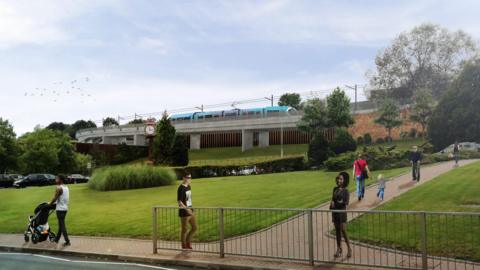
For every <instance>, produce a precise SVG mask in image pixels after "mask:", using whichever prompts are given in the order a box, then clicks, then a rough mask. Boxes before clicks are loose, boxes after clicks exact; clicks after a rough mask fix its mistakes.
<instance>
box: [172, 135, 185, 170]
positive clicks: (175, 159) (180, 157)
mask: <svg viewBox="0 0 480 270" xmlns="http://www.w3.org/2000/svg"><path fill="white" fill-rule="evenodd" d="M172 165H173V166H187V165H188V143H187V137H186V136H185V135H182V134H177V135H176V136H175V140H174V143H173V148H172Z"/></svg>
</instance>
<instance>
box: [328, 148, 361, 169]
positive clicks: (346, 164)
mask: <svg viewBox="0 0 480 270" xmlns="http://www.w3.org/2000/svg"><path fill="white" fill-rule="evenodd" d="M355 157H356V154H355V153H354V152H349V153H344V154H341V155H338V156H334V157H330V158H328V159H327V160H325V162H324V165H325V167H326V168H327V170H329V171H341V170H345V169H348V168H351V167H352V166H353V162H354V161H355Z"/></svg>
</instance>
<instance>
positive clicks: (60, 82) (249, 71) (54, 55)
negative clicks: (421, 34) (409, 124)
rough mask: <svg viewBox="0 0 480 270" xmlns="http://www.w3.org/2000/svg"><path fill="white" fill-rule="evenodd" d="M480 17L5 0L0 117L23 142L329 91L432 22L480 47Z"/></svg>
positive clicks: (218, 4) (323, 6)
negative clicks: (86, 127) (105, 123)
mask: <svg viewBox="0 0 480 270" xmlns="http://www.w3.org/2000/svg"><path fill="white" fill-rule="evenodd" d="M478 10H480V1H441V0H437V1H433V0H432V1H429V0H420V1H419V0H413V1H407V0H399V1H387V0H384V1H374V0H359V1H353V0H352V1H342V0H337V1H333V0H332V1H320V0H312V1H301V0H277V1H267V0H264V1H261V0H254V1H248V0H231V1H227V0H223V1H214V0H208V1H207V0H197V1H188V0H171V1H161V0H151V1H144V0H135V1H129V0H125V1H123V0H69V1H63V0H58V1H47V0H35V1H31V0H27V1H24V0H11V1H9V0H0V117H2V118H4V119H8V120H9V121H10V122H11V123H12V124H13V126H14V129H15V131H16V133H17V135H21V134H23V133H25V132H28V131H31V130H33V128H34V127H35V126H36V125H41V126H46V125H48V124H49V123H51V122H54V121H61V122H65V123H72V122H74V121H76V120H78V119H86V120H88V119H90V120H93V121H98V120H101V119H102V118H104V117H107V116H112V117H118V116H131V115H134V114H144V113H153V112H162V111H164V110H167V111H168V110H170V111H174V110H175V109H178V108H192V107H196V106H200V105H201V104H205V105H208V104H217V103H224V102H235V101H238V100H244V99H252V98H262V97H265V96H270V95H276V96H278V95H280V94H282V93H284V92H309V91H323V92H321V93H324V94H326V93H328V91H331V90H332V89H333V88H334V87H336V86H342V87H343V86H344V85H353V84H359V85H364V84H365V83H367V82H368V79H367V77H366V75H365V74H366V72H367V71H368V70H369V69H374V67H375V65H374V58H375V55H376V54H377V53H378V52H379V50H381V49H382V48H385V47H386V46H388V44H389V43H390V42H391V41H392V39H393V38H395V36H397V35H398V34H399V33H401V32H403V31H408V30H410V29H411V28H413V27H414V26H417V25H420V24H422V23H436V24H440V25H441V26H443V27H447V28H449V29H450V30H459V29H462V30H464V31H466V32H468V33H469V34H471V35H472V36H473V37H474V39H475V40H476V41H478V40H479V39H480V28H479V27H478V25H480V16H478ZM347 93H348V94H349V96H351V97H352V98H353V91H347ZM318 95H319V96H320V97H322V96H323V94H318ZM362 99H365V97H364V94H363V92H362V91H360V92H359V100H362ZM268 104H269V101H267V100H265V102H263V103H256V104H247V105H244V106H247V107H252V106H253V107H255V106H267V105H268ZM153 116H157V117H158V115H153ZM127 120H128V119H127V118H126V117H125V120H122V122H125V121H127Z"/></svg>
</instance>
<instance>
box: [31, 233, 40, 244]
mask: <svg viewBox="0 0 480 270" xmlns="http://www.w3.org/2000/svg"><path fill="white" fill-rule="evenodd" d="M38 240H39V236H38V234H36V233H34V234H32V243H34V244H36V243H38Z"/></svg>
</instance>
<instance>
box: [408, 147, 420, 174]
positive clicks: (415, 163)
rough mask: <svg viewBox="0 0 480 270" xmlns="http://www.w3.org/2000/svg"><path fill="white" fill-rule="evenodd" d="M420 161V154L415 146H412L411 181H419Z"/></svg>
mask: <svg viewBox="0 0 480 270" xmlns="http://www.w3.org/2000/svg"><path fill="white" fill-rule="evenodd" d="M421 161H422V154H421V153H420V152H419V151H418V147H417V146H413V147H412V152H411V153H410V164H412V181H417V182H419V181H420V162H421Z"/></svg>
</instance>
